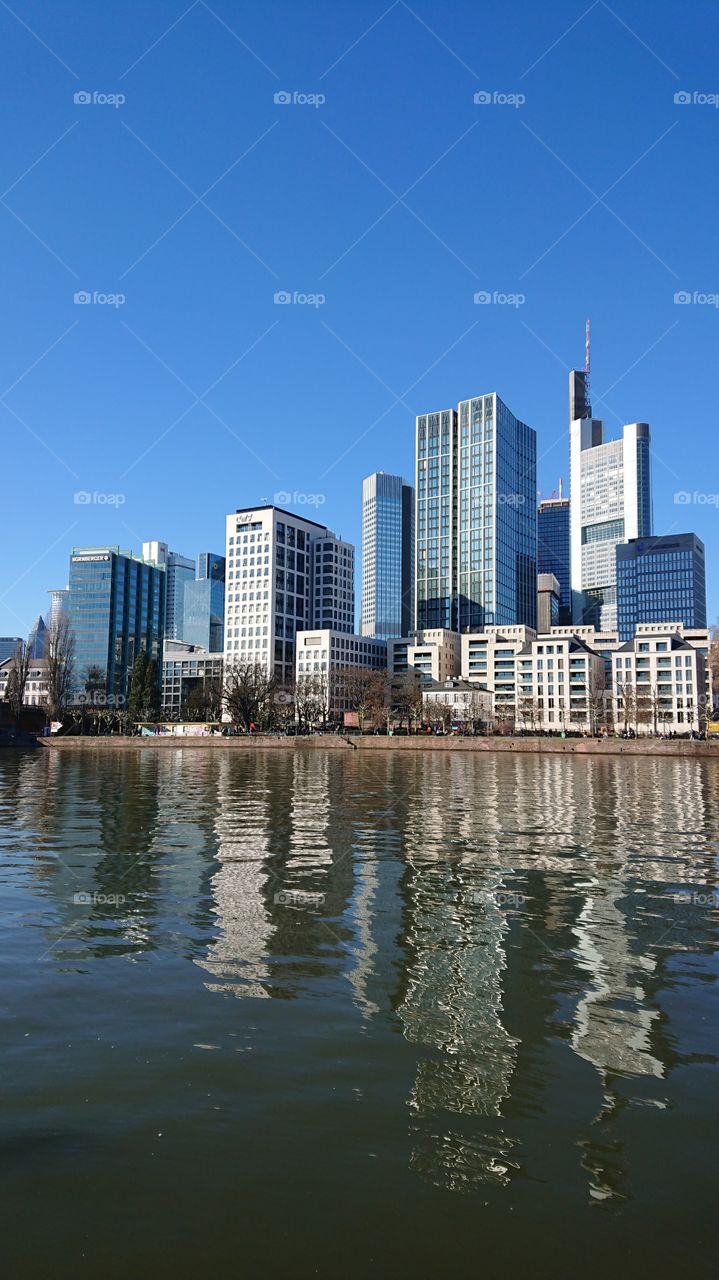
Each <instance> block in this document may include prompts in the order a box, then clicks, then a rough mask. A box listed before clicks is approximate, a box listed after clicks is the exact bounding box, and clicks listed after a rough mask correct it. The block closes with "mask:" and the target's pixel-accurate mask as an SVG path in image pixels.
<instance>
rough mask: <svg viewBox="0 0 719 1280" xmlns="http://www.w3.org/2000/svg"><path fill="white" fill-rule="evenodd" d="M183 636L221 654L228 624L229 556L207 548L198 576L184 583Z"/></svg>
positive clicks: (201, 557)
mask: <svg viewBox="0 0 719 1280" xmlns="http://www.w3.org/2000/svg"><path fill="white" fill-rule="evenodd" d="M182 589H183V606H182V623H181V624H180V632H181V635H182V639H183V640H185V641H187V643H188V644H194V645H201V646H202V648H203V649H207V650H208V652H209V653H221V652H222V649H223V647H224V624H225V557H224V556H217V555H213V554H212V552H210V551H203V552H201V553H200V555H199V557H198V568H197V577H196V578H195V579H194V580H192V581H190V582H184V583H183V588H182Z"/></svg>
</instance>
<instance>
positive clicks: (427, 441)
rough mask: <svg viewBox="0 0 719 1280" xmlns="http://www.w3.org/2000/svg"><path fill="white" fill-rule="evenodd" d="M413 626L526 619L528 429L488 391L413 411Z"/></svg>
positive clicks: (532, 530) (530, 595)
mask: <svg viewBox="0 0 719 1280" xmlns="http://www.w3.org/2000/svg"><path fill="white" fill-rule="evenodd" d="M416 487H417V499H416V501H417V519H416V531H417V534H416V536H417V560H416V611H415V612H416V625H417V626H418V627H420V628H426V627H444V628H449V629H450V630H452V631H467V630H469V631H476V630H479V629H480V628H482V627H484V626H487V625H490V624H501V625H505V624H506V625H509V624H516V623H520V624H521V623H523V624H526V625H527V626H534V625H535V623H536V616H537V595H536V592H537V508H536V492H537V437H536V432H535V431H534V430H533V429H532V428H531V427H528V426H526V424H525V423H523V422H520V421H519V419H518V418H515V416H514V414H513V413H511V412H510V410H509V409H508V408H507V406H506V405H505V404H504V403H503V401H502V400H500V398H499V396H498V395H496V394H495V393H494V392H493V393H491V394H489V395H485V396H477V397H475V398H474V399H471V400H463V401H461V402H460V404H459V408H458V410H455V409H444V410H441V411H439V412H437V413H429V414H424V415H422V416H420V417H419V418H418V419H417V485H416Z"/></svg>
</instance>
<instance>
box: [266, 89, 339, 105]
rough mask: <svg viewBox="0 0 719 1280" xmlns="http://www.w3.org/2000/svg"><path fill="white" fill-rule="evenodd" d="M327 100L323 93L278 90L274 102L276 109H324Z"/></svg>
mask: <svg viewBox="0 0 719 1280" xmlns="http://www.w3.org/2000/svg"><path fill="white" fill-rule="evenodd" d="M326 101H327V99H326V97H325V95H324V94H323V93H303V92H302V91H301V90H300V89H278V90H277V92H276V93H275V94H274V97H273V102H274V104H275V106H276V107H315V108H316V107H323V106H324V105H325V103H326Z"/></svg>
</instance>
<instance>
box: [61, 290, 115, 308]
mask: <svg viewBox="0 0 719 1280" xmlns="http://www.w3.org/2000/svg"><path fill="white" fill-rule="evenodd" d="M72 300H73V302H74V303H75V306H76V307H91V306H95V307H122V306H124V305H125V301H126V299H125V295H124V293H100V291H99V290H98V289H93V291H92V293H90V291H89V289H78V290H77V291H76V292H75V293H74V294H73V295H72Z"/></svg>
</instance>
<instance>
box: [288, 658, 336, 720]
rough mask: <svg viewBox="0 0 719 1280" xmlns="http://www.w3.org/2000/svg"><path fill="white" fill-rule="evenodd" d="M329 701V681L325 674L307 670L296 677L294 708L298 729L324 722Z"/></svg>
mask: <svg viewBox="0 0 719 1280" xmlns="http://www.w3.org/2000/svg"><path fill="white" fill-rule="evenodd" d="M328 702H329V682H328V679H327V676H326V675H323V674H320V673H319V672H317V673H314V674H313V673H311V672H309V673H308V674H307V675H301V676H299V677H298V680H297V684H296V686H295V698H294V703H295V709H296V719H297V725H298V727H299V728H300V729H313V728H314V727H315V725H317V724H322V725H324V724H326V721H327V711H328Z"/></svg>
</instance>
